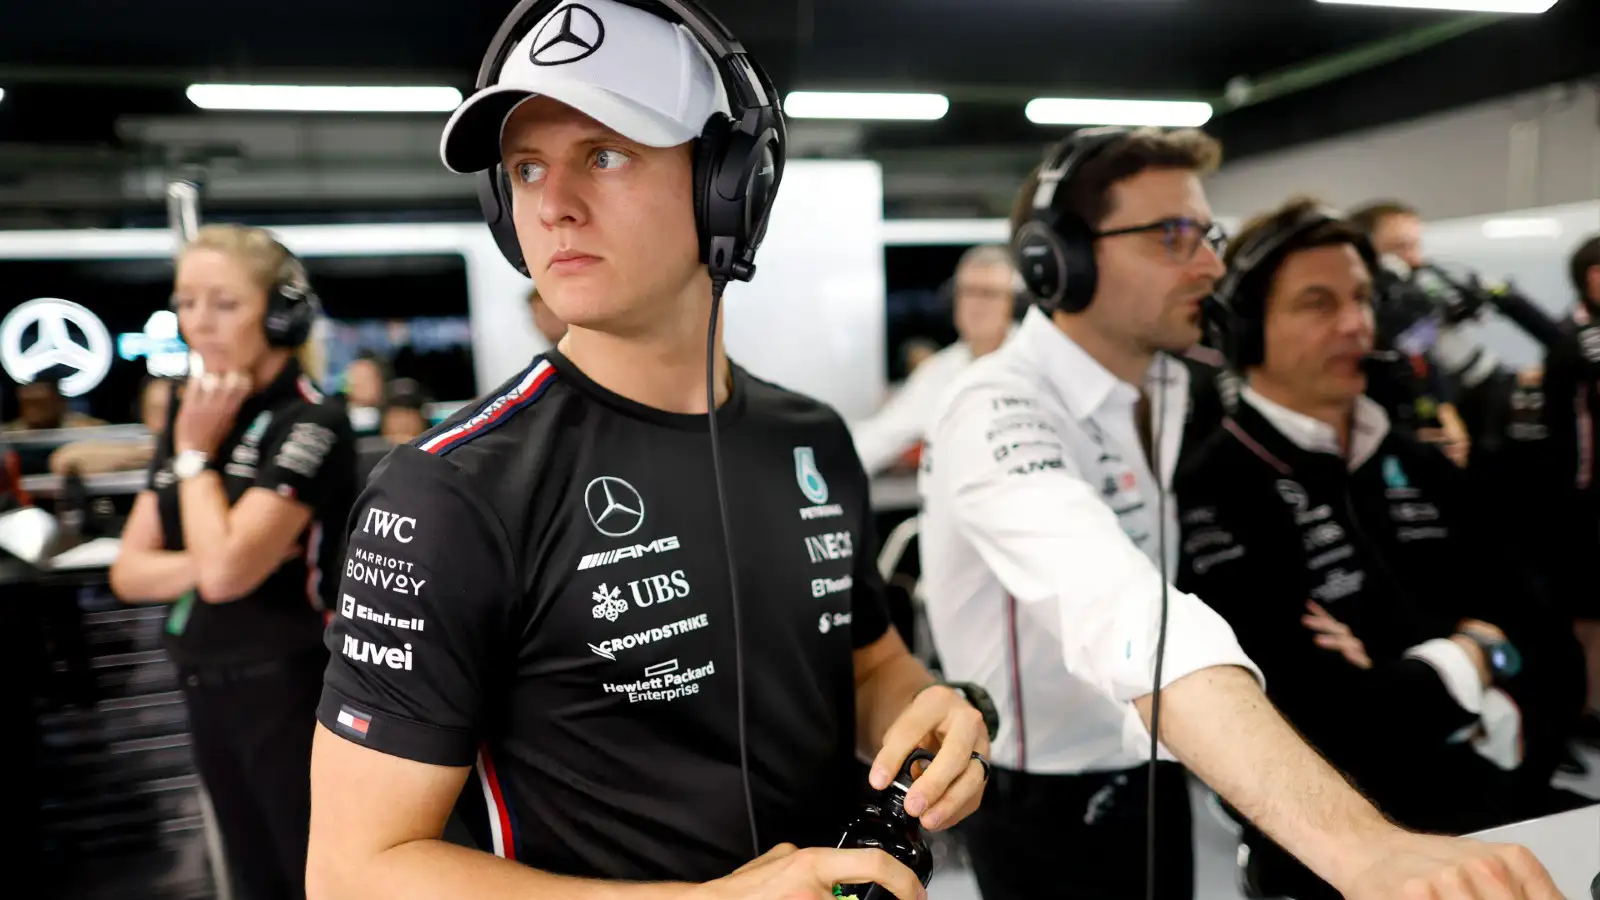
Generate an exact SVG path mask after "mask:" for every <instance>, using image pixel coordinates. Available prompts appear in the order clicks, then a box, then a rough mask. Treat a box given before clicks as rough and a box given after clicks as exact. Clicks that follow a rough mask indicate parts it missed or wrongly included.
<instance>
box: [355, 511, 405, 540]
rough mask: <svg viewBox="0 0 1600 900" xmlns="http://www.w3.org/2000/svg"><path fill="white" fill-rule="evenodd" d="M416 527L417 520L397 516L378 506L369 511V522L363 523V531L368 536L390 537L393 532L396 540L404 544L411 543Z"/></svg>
mask: <svg viewBox="0 0 1600 900" xmlns="http://www.w3.org/2000/svg"><path fill="white" fill-rule="evenodd" d="M416 527H417V520H416V519H413V518H411V517H410V516H397V515H395V514H394V513H392V512H385V511H383V510H381V509H379V508H377V507H376V506H373V507H370V508H368V509H367V520H366V521H365V522H363V523H361V530H362V531H365V532H366V533H367V534H376V535H378V536H380V537H389V536H390V533H391V532H392V533H393V535H394V539H395V540H397V541H399V542H400V543H402V544H409V543H411V539H412V538H413V537H414V535H413V533H412V530H413V529H415V528H416Z"/></svg>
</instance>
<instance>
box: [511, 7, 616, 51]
mask: <svg viewBox="0 0 1600 900" xmlns="http://www.w3.org/2000/svg"><path fill="white" fill-rule="evenodd" d="M605 39H606V26H605V25H604V24H603V23H602V22H601V21H600V17H599V16H597V15H595V14H594V10H592V9H590V8H589V7H587V6H581V5H579V4H577V3H574V4H572V5H571V6H568V7H565V8H564V9H561V10H560V11H558V12H557V13H556V14H555V15H553V16H551V17H550V18H549V19H546V20H545V23H544V27H543V28H540V29H539V33H538V34H536V35H534V36H533V46H532V48H531V49H530V50H529V51H528V55H529V58H530V59H531V60H532V61H533V64H534V65H536V66H562V65H566V64H567V63H574V62H577V61H578V60H580V59H584V58H585V57H588V56H589V55H590V54H592V53H594V52H595V51H596V50H599V49H600V44H601V43H602V42H604V41H605Z"/></svg>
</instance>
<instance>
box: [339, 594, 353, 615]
mask: <svg viewBox="0 0 1600 900" xmlns="http://www.w3.org/2000/svg"><path fill="white" fill-rule="evenodd" d="M339 615H341V616H344V617H345V618H346V619H354V618H355V617H356V598H354V597H352V596H350V595H349V594H345V595H344V599H342V600H340V601H339Z"/></svg>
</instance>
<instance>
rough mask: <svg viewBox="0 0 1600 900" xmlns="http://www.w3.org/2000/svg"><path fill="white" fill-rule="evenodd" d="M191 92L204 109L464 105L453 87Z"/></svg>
mask: <svg viewBox="0 0 1600 900" xmlns="http://www.w3.org/2000/svg"><path fill="white" fill-rule="evenodd" d="M187 93H188V95H189V99H190V100H192V101H193V102H194V105H195V106H198V107H200V108H201V109H248V110H275V111H281V112H450V111H451V110H453V109H455V108H456V107H458V106H460V105H461V92H460V91H458V90H456V89H455V88H453V87H383V86H363V87H337V86H333V85H294V84H191V85H189V90H188V92H187Z"/></svg>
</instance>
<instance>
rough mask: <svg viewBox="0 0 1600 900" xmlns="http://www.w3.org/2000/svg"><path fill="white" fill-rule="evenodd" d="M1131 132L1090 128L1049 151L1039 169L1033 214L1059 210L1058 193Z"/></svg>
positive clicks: (1112, 128)
mask: <svg viewBox="0 0 1600 900" xmlns="http://www.w3.org/2000/svg"><path fill="white" fill-rule="evenodd" d="M1127 134H1128V129H1126V128H1122V127H1120V126H1115V125H1112V126H1107V127H1104V128H1090V129H1085V130H1083V131H1078V132H1074V133H1073V135H1072V136H1071V137H1069V138H1067V139H1066V140H1064V141H1062V142H1061V143H1060V144H1059V145H1057V146H1056V147H1054V148H1052V149H1051V150H1049V151H1046V156H1045V161H1044V166H1042V167H1041V168H1040V170H1039V187H1038V188H1037V189H1035V190H1034V192H1033V211H1034V212H1036V213H1040V212H1049V211H1051V210H1053V209H1055V203H1056V194H1057V193H1058V192H1059V191H1060V190H1061V185H1063V184H1065V183H1066V182H1067V181H1068V180H1069V179H1070V177H1071V176H1072V174H1073V173H1074V172H1076V171H1078V169H1079V168H1080V167H1081V166H1082V165H1083V164H1084V163H1085V162H1088V161H1089V159H1090V158H1091V157H1093V156H1096V155H1098V154H1099V153H1100V151H1101V150H1104V149H1106V148H1107V147H1109V146H1111V144H1112V143H1114V142H1115V141H1116V140H1117V139H1118V138H1121V137H1125V136H1126V135H1127Z"/></svg>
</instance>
